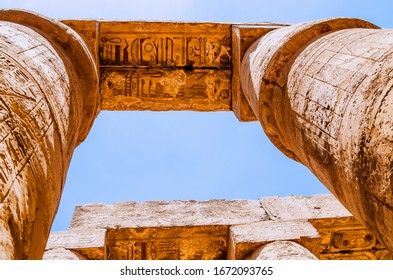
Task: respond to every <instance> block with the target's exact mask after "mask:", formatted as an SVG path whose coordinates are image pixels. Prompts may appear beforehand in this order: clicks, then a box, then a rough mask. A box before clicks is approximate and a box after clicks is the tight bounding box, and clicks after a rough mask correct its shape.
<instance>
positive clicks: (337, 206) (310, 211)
mask: <svg viewBox="0 0 393 280" xmlns="http://www.w3.org/2000/svg"><path fill="white" fill-rule="evenodd" d="M260 202H261V206H262V207H263V209H265V211H266V213H267V214H268V215H269V218H270V219H271V220H301V219H303V220H304V219H323V218H333V217H337V218H341V217H350V216H352V215H351V213H349V212H348V210H347V209H345V208H344V206H342V204H341V203H340V202H339V201H338V200H337V199H336V198H335V197H334V196H332V195H331V194H320V195H313V196H300V195H296V196H287V197H277V196H276V197H265V198H261V199H260Z"/></svg>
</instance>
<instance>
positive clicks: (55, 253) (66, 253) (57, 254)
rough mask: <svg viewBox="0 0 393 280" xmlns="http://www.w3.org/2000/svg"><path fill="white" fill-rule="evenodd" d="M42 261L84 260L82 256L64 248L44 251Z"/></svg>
mask: <svg viewBox="0 0 393 280" xmlns="http://www.w3.org/2000/svg"><path fill="white" fill-rule="evenodd" d="M42 259H43V260H70V261H76V260H86V258H85V257H84V256H83V255H81V254H79V253H77V252H74V251H71V250H67V249H64V248H58V249H51V250H48V251H45V253H44V256H43V258H42Z"/></svg>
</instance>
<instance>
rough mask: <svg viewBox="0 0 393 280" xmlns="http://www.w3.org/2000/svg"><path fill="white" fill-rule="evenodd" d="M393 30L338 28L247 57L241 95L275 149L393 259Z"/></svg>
mask: <svg viewBox="0 0 393 280" xmlns="http://www.w3.org/2000/svg"><path fill="white" fill-rule="evenodd" d="M392 58H393V30H390V29H386V30H381V29H377V27H375V26H373V25H372V24H370V23H367V22H364V21H361V20H356V19H331V20H325V21H319V22H312V23H306V24H299V25H293V26H290V27H284V28H281V29H278V30H274V31H272V32H270V33H268V34H267V35H265V36H264V37H262V38H261V39H260V40H259V41H257V42H256V43H254V45H253V46H252V47H251V48H250V49H249V50H248V53H247V55H246V56H245V59H244V61H243V65H242V75H243V77H242V82H243V89H244V92H245V93H246V95H247V98H248V101H249V102H250V105H251V107H252V109H253V111H254V113H255V114H256V115H257V117H258V119H259V121H260V122H261V123H262V125H263V127H264V130H265V132H266V133H267V135H268V136H269V138H270V139H271V141H272V142H273V143H274V144H275V145H276V146H277V147H278V148H279V149H280V150H281V151H282V152H283V153H285V154H286V155H287V156H289V157H291V158H293V159H295V160H297V161H299V162H301V163H303V164H305V165H306V166H308V167H309V168H310V170H311V171H312V172H313V173H314V174H315V175H316V176H317V177H318V178H319V179H320V180H321V182H322V183H323V184H324V185H325V186H326V187H328V188H329V190H330V191H332V193H333V194H335V196H336V197H337V198H338V199H339V200H340V201H341V202H342V203H343V205H344V206H345V207H347V209H349V210H350V211H351V213H352V214H353V215H354V216H355V217H356V218H357V219H359V220H360V221H362V222H363V223H364V224H366V225H367V226H368V227H369V228H370V229H372V230H373V231H374V232H375V233H376V234H377V235H378V238H379V239H380V240H382V241H383V242H384V243H385V245H386V246H387V247H388V248H390V249H391V250H393V210H392V209H393V208H392V207H393V130H392V126H393V110H392V105H393V94H392V86H393V71H392V70H393V62H392V61H393V59H392Z"/></svg>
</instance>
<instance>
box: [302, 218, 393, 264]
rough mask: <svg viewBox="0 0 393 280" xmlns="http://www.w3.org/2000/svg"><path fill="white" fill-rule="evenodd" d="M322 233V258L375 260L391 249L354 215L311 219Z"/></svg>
mask: <svg viewBox="0 0 393 280" xmlns="http://www.w3.org/2000/svg"><path fill="white" fill-rule="evenodd" d="M310 222H311V223H312V224H313V225H314V226H315V228H316V229H317V230H318V232H319V233H320V235H321V245H320V246H321V248H320V252H321V253H320V259H322V260H331V259H333V260H340V259H363V260H370V259H371V260H375V259H384V258H386V257H389V256H390V254H389V251H388V250H386V249H385V248H384V246H383V245H382V244H381V243H380V242H379V241H378V240H377V239H376V238H375V236H374V234H373V233H372V232H371V231H369V230H368V229H366V228H365V227H364V226H363V225H361V224H360V223H359V222H357V221H356V220H355V219H354V218H353V217H345V218H331V219H316V220H310Z"/></svg>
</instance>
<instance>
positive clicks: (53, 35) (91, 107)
mask: <svg viewBox="0 0 393 280" xmlns="http://www.w3.org/2000/svg"><path fill="white" fill-rule="evenodd" d="M0 20H2V21H9V22H13V23H17V24H20V25H23V26H27V27H29V28H32V29H34V30H35V31H37V32H38V33H40V34H41V35H42V36H44V37H45V38H46V39H47V40H48V41H49V42H50V43H51V44H52V45H53V47H54V48H55V49H56V50H57V51H58V53H59V55H60V56H61V58H62V59H63V61H64V63H65V64H66V65H70V63H71V64H72V70H70V71H72V72H75V73H69V74H70V75H69V76H70V77H71V79H75V81H73V82H74V83H79V84H80V86H81V93H82V94H83V119H82V125H81V126H80V130H79V134H78V142H79V143H80V142H82V141H83V140H84V139H85V138H86V136H87V134H88V133H89V131H90V128H91V126H92V125H93V121H94V119H95V117H96V116H97V114H98V112H99V110H100V100H99V89H98V86H99V84H98V73H97V67H96V64H95V62H94V58H93V56H92V55H91V53H90V51H89V49H88V47H87V46H86V44H85V42H84V40H83V39H82V38H81V37H80V36H79V35H78V34H77V33H76V32H75V31H74V30H72V29H71V28H70V27H68V26H67V25H65V24H63V23H61V22H59V21H56V20H53V19H50V18H47V17H45V16H42V15H39V14H36V13H33V12H29V11H24V10H0Z"/></svg>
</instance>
